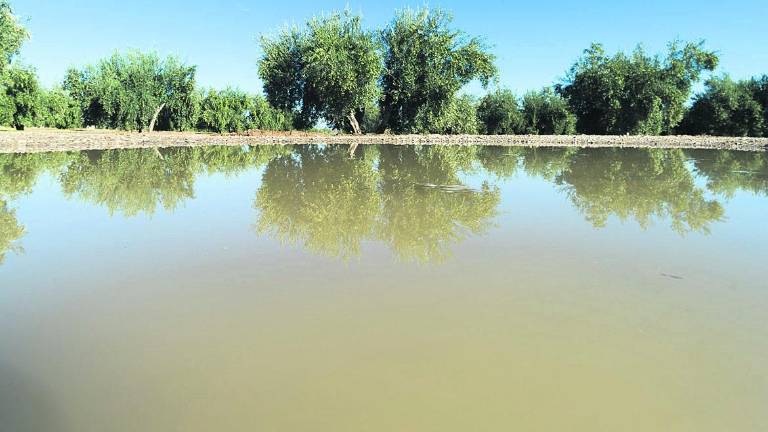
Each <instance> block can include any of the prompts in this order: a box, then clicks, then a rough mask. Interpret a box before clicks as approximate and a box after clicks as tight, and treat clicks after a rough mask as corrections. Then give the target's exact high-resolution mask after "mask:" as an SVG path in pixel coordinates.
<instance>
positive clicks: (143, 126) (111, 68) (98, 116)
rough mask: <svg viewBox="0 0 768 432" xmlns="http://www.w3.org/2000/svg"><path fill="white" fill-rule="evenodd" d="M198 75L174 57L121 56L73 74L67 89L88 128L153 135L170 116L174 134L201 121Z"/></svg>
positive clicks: (74, 71) (130, 53)
mask: <svg viewBox="0 0 768 432" xmlns="http://www.w3.org/2000/svg"><path fill="white" fill-rule="evenodd" d="M195 70H196V68H195V66H187V65H185V64H183V63H182V62H181V61H180V60H178V59H177V58H175V57H172V56H171V57H167V58H165V59H161V58H160V57H159V56H158V55H157V54H145V53H142V52H139V51H130V52H128V53H127V54H120V53H115V54H114V55H112V57H110V58H108V59H105V60H102V61H101V62H99V64H98V65H96V66H87V67H85V68H84V69H82V70H70V71H69V72H67V77H66V78H65V80H64V88H65V89H66V90H68V91H69V92H70V93H71V94H72V96H73V97H75V99H77V100H78V101H79V103H80V106H81V109H82V111H83V113H84V115H85V123H86V124H87V125H93V126H100V127H109V128H115V129H126V130H138V131H144V130H148V131H150V132H151V131H152V130H153V129H154V127H155V125H156V123H157V120H158V118H161V117H164V118H165V123H166V127H167V128H168V129H173V130H183V129H188V128H190V127H192V126H194V123H195V120H196V115H195V114H196V113H195V112H194V106H195V104H194V100H193V98H194V96H195V95H194V90H195ZM163 113H164V114H163ZM161 114H162V116H161Z"/></svg>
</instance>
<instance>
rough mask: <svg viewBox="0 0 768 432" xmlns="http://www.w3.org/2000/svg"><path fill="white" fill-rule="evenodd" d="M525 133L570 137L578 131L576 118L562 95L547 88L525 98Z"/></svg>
mask: <svg viewBox="0 0 768 432" xmlns="http://www.w3.org/2000/svg"><path fill="white" fill-rule="evenodd" d="M522 121H523V131H524V133H527V134H531V135H570V134H573V133H574V132H575V131H576V117H575V116H574V115H573V114H572V113H571V112H570V110H569V109H568V103H567V102H566V101H565V99H563V98H562V97H561V96H560V95H558V94H556V93H555V92H554V91H552V89H551V88H549V87H545V88H544V89H542V90H540V91H531V92H528V93H526V94H525V95H524V96H523V106H522Z"/></svg>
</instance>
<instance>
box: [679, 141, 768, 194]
mask: <svg viewBox="0 0 768 432" xmlns="http://www.w3.org/2000/svg"><path fill="white" fill-rule="evenodd" d="M686 153H687V154H689V156H690V157H691V158H692V159H693V160H694V167H695V173H696V174H698V175H700V176H702V177H703V178H706V179H707V189H708V190H709V191H710V192H712V193H715V194H719V195H722V196H725V197H726V198H732V197H733V196H734V195H735V194H736V192H738V191H748V192H751V193H753V194H755V195H763V196H768V153H765V152H740V151H717V152H711V151H706V150H690V151H688V152H686Z"/></svg>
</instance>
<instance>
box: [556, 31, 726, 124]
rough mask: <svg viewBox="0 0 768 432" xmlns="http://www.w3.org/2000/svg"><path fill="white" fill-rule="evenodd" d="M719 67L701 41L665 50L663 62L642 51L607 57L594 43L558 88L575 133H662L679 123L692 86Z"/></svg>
mask: <svg viewBox="0 0 768 432" xmlns="http://www.w3.org/2000/svg"><path fill="white" fill-rule="evenodd" d="M717 63H718V58H717V55H715V53H714V52H711V51H706V50H704V48H703V42H699V43H697V44H694V43H687V44H685V45H684V46H682V48H681V47H680V45H679V43H677V42H673V43H671V44H670V45H669V52H668V54H667V57H666V58H665V59H664V60H661V59H660V58H659V57H658V56H648V55H647V54H646V53H645V52H644V51H643V49H642V48H641V47H638V48H636V49H635V51H634V53H633V54H632V55H631V56H627V55H625V54H624V53H618V54H616V55H614V56H613V57H610V56H607V55H606V54H605V51H604V50H603V47H602V46H601V45H599V44H593V45H592V46H591V47H590V48H589V49H587V50H585V51H584V56H583V57H582V58H581V59H580V60H579V61H578V62H577V63H576V64H574V65H573V67H572V68H571V70H570V72H569V73H568V77H567V78H566V80H565V82H564V83H563V84H560V85H558V91H559V93H560V94H562V95H563V96H564V97H565V98H566V99H567V100H568V103H569V105H570V106H571V109H572V111H573V112H574V114H576V116H577V119H578V120H577V130H578V131H579V132H581V133H591V134H619V135H621V134H652V135H658V134H666V133H670V132H672V131H673V129H674V128H675V127H676V126H677V125H678V124H679V123H680V121H681V120H682V118H683V114H684V111H685V109H684V104H685V102H686V101H687V100H688V97H689V95H690V92H691V86H692V85H693V83H695V82H696V81H698V79H699V77H700V75H701V73H702V72H703V71H711V70H713V69H714V68H715V67H716V66H717Z"/></svg>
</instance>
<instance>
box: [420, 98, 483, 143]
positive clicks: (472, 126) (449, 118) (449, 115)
mask: <svg viewBox="0 0 768 432" xmlns="http://www.w3.org/2000/svg"><path fill="white" fill-rule="evenodd" d="M428 122H429V123H430V124H432V125H433V126H434V131H435V132H439V133H441V134H445V135H474V134H477V133H478V132H479V130H480V122H479V121H478V119H477V102H476V101H475V99H474V98H473V97H472V96H470V95H461V96H457V97H454V98H453V99H452V100H451V101H450V103H449V104H448V106H447V107H446V109H445V110H444V111H443V112H442V115H441V116H440V117H438V118H433V119H429V120H428Z"/></svg>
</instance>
